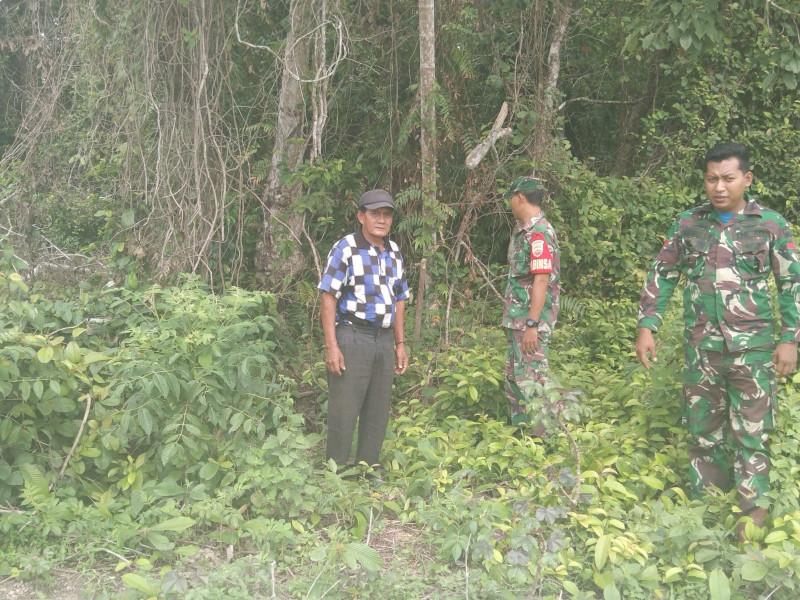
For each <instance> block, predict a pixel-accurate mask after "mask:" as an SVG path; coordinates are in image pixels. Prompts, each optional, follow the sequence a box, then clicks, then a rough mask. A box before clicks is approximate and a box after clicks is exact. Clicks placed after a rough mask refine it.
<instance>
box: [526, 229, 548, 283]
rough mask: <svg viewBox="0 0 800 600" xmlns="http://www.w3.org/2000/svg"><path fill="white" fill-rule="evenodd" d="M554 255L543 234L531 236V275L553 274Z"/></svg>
mask: <svg viewBox="0 0 800 600" xmlns="http://www.w3.org/2000/svg"><path fill="white" fill-rule="evenodd" d="M552 271H553V255H552V253H551V252H550V246H548V245H547V240H546V239H545V237H544V234H543V233H538V232H537V233H534V234H533V236H531V273H551V272H552Z"/></svg>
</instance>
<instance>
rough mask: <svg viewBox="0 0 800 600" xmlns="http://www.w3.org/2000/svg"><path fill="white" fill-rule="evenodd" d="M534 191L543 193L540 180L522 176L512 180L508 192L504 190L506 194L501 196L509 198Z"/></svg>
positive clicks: (542, 185)
mask: <svg viewBox="0 0 800 600" xmlns="http://www.w3.org/2000/svg"><path fill="white" fill-rule="evenodd" d="M534 190H540V191H542V192H544V184H543V183H542V180H541V179H536V177H527V176H525V175H523V176H522V177H517V178H516V179H515V180H514V183H512V184H511V186H510V187H509V188H508V190H506V193H505V194H503V198H511V196H513V195H514V194H516V193H517V192H532V191H534Z"/></svg>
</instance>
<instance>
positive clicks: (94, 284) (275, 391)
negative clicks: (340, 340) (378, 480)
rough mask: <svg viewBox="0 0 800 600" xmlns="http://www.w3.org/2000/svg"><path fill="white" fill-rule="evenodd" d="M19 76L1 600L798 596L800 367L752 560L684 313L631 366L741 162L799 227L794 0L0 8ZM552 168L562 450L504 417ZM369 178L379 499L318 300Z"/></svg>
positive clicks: (799, 16)
mask: <svg viewBox="0 0 800 600" xmlns="http://www.w3.org/2000/svg"><path fill="white" fill-rule="evenodd" d="M0 77H1V78H2V85H0V116H2V119H0V157H1V158H0V244H2V250H3V253H2V258H0V327H1V328H0V415H2V422H0V534H2V536H3V544H2V546H0V582H2V583H0V585H5V584H8V585H10V584H11V583H13V582H15V581H18V580H25V581H30V582H33V584H36V585H37V586H40V588H39V590H38V592H39V593H41V594H57V590H58V587H59V586H58V585H56V587H55V588H53V589H51V588H49V587H47V586H48V585H50V584H52V583H53V582H56V584H58V581H59V577H60V576H61V575H63V573H64V572H65V571H69V572H70V573H77V574H79V575H80V577H81V582H82V585H83V584H85V585H86V586H87V588H86V589H87V590H90V592H88V591H87V592H85V593H86V594H90V593H91V596H89V595H87V596H86V597H97V598H121V597H126V598H139V597H144V598H150V597H160V598H221V597H225V598H228V597H229V598H250V597H282V598H283V597H285V598H295V597H297V598H299V597H308V598H321V597H327V598H352V597H368V598H423V597H426V598H451V597H462V596H463V597H467V598H469V597H473V598H483V597H485V598H490V597H491V598H500V597H508V598H521V597H530V598H540V597H541V598H561V597H566V596H564V594H568V595H569V596H571V597H573V598H592V597H595V598H596V597H603V598H605V599H613V598H620V597H624V598H648V599H649V598H654V597H663V598H703V597H709V598H713V599H714V600H717V599H722V600H724V599H727V598H742V599H744V598H764V599H766V598H775V599H779V598H795V597H796V594H797V592H796V587H797V586H798V585H800V574H798V573H799V572H800V553H798V546H800V505H799V504H798V497H799V496H800V485H798V484H797V481H796V477H797V475H796V474H797V472H798V470H799V469H800V465H798V462H797V458H796V457H797V450H798V444H799V443H800V425H799V424H798V423H797V419H796V418H795V417H796V416H797V415H798V412H799V411H800V406H799V405H800V391H798V384H800V380H798V379H797V377H796V378H795V381H794V382H793V381H791V380H787V381H786V382H784V383H782V384H781V391H780V403H781V416H780V420H779V427H778V431H777V432H776V435H775V442H774V446H773V451H774V468H773V472H772V480H773V487H774V489H775V490H776V491H775V493H774V498H773V507H772V517H773V518H772V520H771V521H770V523H769V526H768V528H767V529H766V530H764V531H751V534H752V537H754V538H757V540H758V541H760V547H759V546H756V545H754V544H750V545H747V546H745V547H742V546H737V545H736V543H735V539H734V537H733V535H732V531H733V530H734V529H735V523H736V518H737V515H736V514H735V510H736V509H735V501H734V500H733V499H732V498H730V497H729V496H722V497H720V498H714V499H711V500H710V501H709V502H708V503H706V504H701V503H698V502H691V501H689V500H688V499H687V498H686V494H685V490H684V485H685V482H686V464H685V462H686V461H685V451H686V438H685V433H684V432H683V430H682V428H681V427H680V393H679V383H678V378H679V369H680V362H681V357H680V355H681V352H680V345H681V337H680V323H679V321H680V317H679V315H678V314H677V313H676V312H675V311H677V310H678V307H676V306H673V309H672V312H671V313H670V315H669V316H668V318H667V321H666V323H665V327H664V328H663V330H662V333H661V335H660V338H661V356H660V358H661V360H660V362H659V365H658V367H657V368H655V369H654V370H653V371H652V372H650V373H644V372H643V371H642V370H641V369H640V368H639V367H637V365H636V364H635V362H634V360H633V356H632V352H631V351H632V345H633V338H634V335H635V314H636V300H637V298H638V294H639V291H640V288H641V284H642V280H643V277H644V272H645V270H646V268H647V266H648V263H649V261H650V259H651V258H652V256H653V255H654V254H655V252H656V250H657V249H658V247H659V246H660V244H661V243H662V242H663V235H664V234H665V232H666V231H667V229H668V227H669V224H670V223H671V222H672V220H673V219H674V218H675V216H676V215H677V213H678V212H680V210H682V209H684V208H686V207H688V206H692V205H695V204H697V203H699V202H701V201H702V200H703V197H702V180H701V177H700V170H699V160H700V159H701V157H702V155H703V153H704V152H705V150H706V149H707V148H708V147H709V146H711V145H713V144H714V143H716V142H718V141H725V140H735V141H741V142H743V143H745V144H746V145H747V146H748V147H749V148H750V150H751V156H752V162H753V170H754V172H755V182H754V186H753V192H754V193H755V195H757V196H758V198H759V201H760V202H762V203H763V204H764V205H766V206H768V207H771V208H774V209H776V210H778V211H780V212H781V213H782V214H783V215H784V216H786V217H787V219H788V220H789V221H790V222H792V223H794V224H797V223H798V222H800V200H799V199H798V196H799V195H800V187H798V186H799V183H798V182H800V127H799V126H798V124H800V97H799V96H798V93H797V85H798V77H800V1H798V0H753V1H750V0H744V1H742V2H728V1H725V0H688V1H685V2H677V1H668V0H643V1H625V0H594V1H588V0H587V1H582V0H562V1H560V2H551V1H545V0H497V1H492V2H480V1H469V0H448V1H444V0H440V1H435V0H390V1H378V0H284V1H276V0H260V2H253V1H248V0H237V1H236V2H233V1H232V0H167V1H164V0H128V1H126V2H120V1H119V0H69V1H66V0H65V1H59V0H49V1H44V0H26V1H10V0H0ZM522 174H526V175H536V176H537V177H540V178H541V179H543V180H544V181H545V182H546V185H547V188H548V190H549V201H548V204H547V206H546V212H547V215H548V219H549V220H550V221H551V222H552V223H553V224H554V226H555V228H556V230H557V231H558V234H559V239H560V243H561V248H562V268H563V272H562V278H563V293H564V300H563V305H562V316H561V320H560V323H559V326H558V329H557V332H556V336H555V338H554V342H553V350H552V351H553V357H552V370H553V376H554V383H553V385H552V386H550V387H548V389H547V393H546V394H545V397H544V399H543V401H542V406H541V407H535V408H541V409H542V410H543V411H544V412H545V414H546V415H547V419H548V422H549V424H550V425H551V427H552V428H553V429H555V430H557V431H558V432H559V433H558V435H554V436H552V437H551V438H549V439H547V440H538V439H531V438H529V437H528V438H523V439H522V440H520V439H518V438H516V437H514V436H513V435H512V430H511V429H510V428H508V427H506V426H505V417H506V414H505V412H504V411H505V410H506V408H505V407H504V405H503V390H502V369H503V353H504V338H503V336H502V332H501V331H499V329H498V327H497V325H498V323H499V316H500V312H501V306H500V304H501V302H500V294H501V293H502V291H503V286H504V273H505V264H504V262H505V251H506V247H507V242H508V237H509V232H510V229H511V225H512V223H511V217H510V215H509V212H508V210H507V206H506V205H505V203H504V202H503V200H502V198H501V193H502V191H504V189H505V188H506V187H507V185H508V183H509V182H510V181H511V180H513V179H514V178H515V177H516V176H518V175H522ZM374 187H386V188H387V189H389V190H390V191H391V192H392V194H393V195H394V197H395V199H396V202H397V205H398V211H397V218H396V219H395V234H394V238H395V239H396V240H397V241H398V243H399V244H400V246H401V249H402V251H403V253H404V256H405V258H406V262H407V265H408V271H409V277H410V283H411V286H412V289H413V290H414V295H413V298H412V301H411V304H410V308H409V311H408V313H407V314H408V318H409V323H408V324H407V331H408V332H409V333H408V339H409V342H410V343H409V347H410V352H411V356H412V365H411V368H410V370H409V372H408V373H407V374H406V375H404V376H403V377H402V378H399V379H398V381H397V383H396V386H395V407H394V419H393V421H392V424H391V425H390V431H389V432H388V438H387V442H386V445H385V447H384V460H385V463H386V465H385V466H386V467H387V470H386V473H385V474H384V477H385V479H386V481H384V483H383V484H382V485H380V486H378V487H375V486H374V485H372V484H370V483H369V482H368V480H365V479H362V478H360V477H358V475H360V474H361V471H362V470H363V469H361V470H359V469H354V471H353V473H352V474H351V475H353V476H355V479H352V478H349V477H346V478H341V477H339V476H338V475H337V474H336V473H335V470H333V469H332V468H331V467H330V465H326V464H325V463H324V459H323V458H322V456H323V454H324V453H323V452H322V447H323V445H324V442H322V441H321V440H322V439H323V438H324V432H325V419H324V415H325V410H326V404H325V400H326V394H325V386H326V384H325V377H324V372H325V370H324V364H323V363H322V362H321V358H322V349H321V344H322V340H321V332H320V328H319V314H318V313H319V309H318V306H319V298H318V294H317V292H316V283H317V281H318V279H319V275H320V270H321V267H322V264H323V263H324V257H325V254H326V253H327V251H328V249H329V248H330V246H331V245H332V243H333V242H334V241H335V240H336V239H338V238H339V237H341V236H342V235H343V234H345V233H348V232H350V231H351V230H352V227H353V224H354V222H355V221H354V213H355V200H356V199H357V198H358V196H360V194H361V193H362V192H363V191H364V190H366V189H371V188H374ZM794 231H795V233H797V229H796V228H795V229H794ZM673 304H674V305H675V304H677V303H676V302H674V303H673ZM109 560H111V561H112V563H111V564H110V567H109ZM115 569H116V570H115ZM109 571H110V572H111V575H110V576H109V577H106V576H105V575H106V574H108V572H109ZM0 589H2V588H0ZM54 597H57V596H54Z"/></svg>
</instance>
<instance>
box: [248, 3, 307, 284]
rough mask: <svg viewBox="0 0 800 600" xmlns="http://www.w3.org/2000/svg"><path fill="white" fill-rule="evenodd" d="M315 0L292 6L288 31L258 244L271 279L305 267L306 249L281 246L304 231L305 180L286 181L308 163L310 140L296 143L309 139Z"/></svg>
mask: <svg viewBox="0 0 800 600" xmlns="http://www.w3.org/2000/svg"><path fill="white" fill-rule="evenodd" d="M312 8H313V0H293V1H292V4H291V6H290V28H289V31H288V33H287V34H286V49H285V52H284V57H283V76H282V79H281V92H280V97H279V99H278V121H277V125H276V127H275V145H274V147H273V150H272V161H271V165H270V170H269V175H268V177H267V185H266V188H265V189H264V194H263V196H262V199H261V203H262V209H263V224H264V225H263V231H262V238H261V241H260V242H259V243H258V245H257V246H256V254H255V266H256V270H257V271H258V272H259V273H261V274H263V275H265V276H266V277H267V278H268V279H270V280H280V279H283V278H284V277H287V276H291V275H294V274H296V273H297V272H298V271H299V270H300V269H301V268H302V266H303V258H302V255H301V253H300V252H296V251H295V252H284V256H286V255H288V258H283V257H282V256H281V251H280V250H281V246H283V245H285V244H291V245H294V244H299V243H300V239H301V235H302V216H301V215H300V214H297V213H294V212H291V211H290V209H291V206H292V202H293V201H294V199H295V198H296V196H297V194H298V193H299V192H300V188H301V186H300V184H295V185H294V186H287V185H284V184H282V183H281V181H280V176H281V172H282V171H283V170H286V171H289V172H294V171H295V170H296V169H297V167H298V166H299V165H300V163H301V162H302V161H303V155H304V154H305V148H306V144H305V142H302V143H299V142H293V141H290V140H292V139H293V138H301V137H304V132H303V128H304V125H305V105H304V102H303V89H302V81H301V78H302V75H303V73H304V72H305V71H307V69H308V68H309V60H310V56H311V43H312V40H313V38H312V37H310V36H308V35H305V34H306V33H307V32H308V30H309V28H310V26H311V24H312Z"/></svg>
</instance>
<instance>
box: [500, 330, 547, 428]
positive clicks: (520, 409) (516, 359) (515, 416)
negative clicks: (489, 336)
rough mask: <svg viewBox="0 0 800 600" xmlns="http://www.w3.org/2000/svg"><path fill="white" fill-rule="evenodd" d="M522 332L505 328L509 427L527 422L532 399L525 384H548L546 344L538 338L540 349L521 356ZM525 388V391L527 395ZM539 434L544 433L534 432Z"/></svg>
mask: <svg viewBox="0 0 800 600" xmlns="http://www.w3.org/2000/svg"><path fill="white" fill-rule="evenodd" d="M522 333H523V331H522V330H521V329H510V328H506V339H507V341H508V351H507V352H506V373H505V377H506V398H508V403H509V405H510V406H511V423H512V424H513V425H518V424H519V423H527V422H528V421H529V420H530V419H529V418H528V414H527V412H526V410H525V408H526V404H528V401H529V400H530V398H531V392H530V391H529V389H530V388H528V386H526V385H525V383H526V382H529V381H533V382H535V383H541V384H544V383H545V382H547V343H546V342H547V341H549V340H543V339H542V337H541V336H540V337H539V346H538V347H537V348H536V350H535V351H534V352H527V353H525V352H522V350H520V345H521V344H522ZM526 388H528V390H527V391H526ZM533 433H535V434H542V433H544V431H541V432H539V431H534V432H533Z"/></svg>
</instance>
